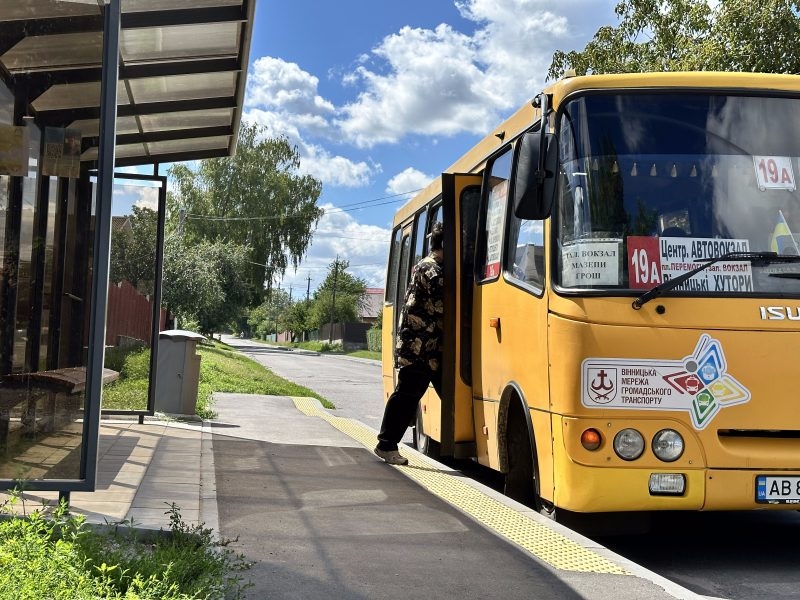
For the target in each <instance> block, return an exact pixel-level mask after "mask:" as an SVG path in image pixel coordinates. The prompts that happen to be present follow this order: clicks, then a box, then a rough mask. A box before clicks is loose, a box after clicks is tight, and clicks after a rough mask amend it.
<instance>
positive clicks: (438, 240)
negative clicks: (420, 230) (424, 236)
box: [428, 221, 444, 250]
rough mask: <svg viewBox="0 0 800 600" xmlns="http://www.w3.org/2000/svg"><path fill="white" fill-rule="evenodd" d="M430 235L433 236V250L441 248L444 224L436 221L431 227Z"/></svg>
mask: <svg viewBox="0 0 800 600" xmlns="http://www.w3.org/2000/svg"><path fill="white" fill-rule="evenodd" d="M428 235H429V237H430V238H431V250H441V249H442V238H443V237H444V233H443V232H442V224H441V223H439V222H438V221H437V222H436V223H434V224H433V227H431V232H430V233H429V234H428Z"/></svg>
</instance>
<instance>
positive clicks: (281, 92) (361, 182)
mask: <svg viewBox="0 0 800 600" xmlns="http://www.w3.org/2000/svg"><path fill="white" fill-rule="evenodd" d="M318 83H319V79H317V78H316V77H314V76H313V75H311V74H309V73H307V72H305V71H303V70H302V69H301V68H300V67H299V66H298V65H296V64H295V63H287V62H285V61H283V60H281V59H278V58H272V57H262V58H259V59H258V60H256V61H255V63H254V64H253V67H252V71H251V73H250V76H249V79H248V84H247V88H248V95H247V99H246V101H245V105H246V106H247V107H248V110H247V111H246V112H245V113H244V114H243V115H242V119H243V120H244V121H247V122H250V123H257V124H258V125H260V126H261V127H263V128H264V132H265V134H266V135H267V136H270V137H279V136H284V137H286V138H287V140H288V141H289V143H290V144H291V145H293V146H295V147H296V148H297V152H298V154H299V156H300V168H299V172H300V173H307V174H309V175H312V176H314V177H315V178H317V179H319V180H320V181H321V182H322V183H323V184H328V185H335V186H341V187H362V186H365V185H368V184H369V183H370V179H371V177H372V176H373V175H375V174H376V173H379V172H380V170H381V167H380V165H379V164H377V163H373V162H368V161H363V160H362V161H356V160H352V159H350V158H347V157H345V156H341V155H335V154H332V153H331V152H329V151H328V150H326V149H325V148H323V147H322V146H321V145H320V144H316V143H314V142H313V141H311V140H313V139H314V138H319V139H324V140H330V139H331V138H332V137H334V132H333V128H332V126H331V124H330V122H329V117H330V116H331V115H332V114H333V112H334V107H333V105H332V104H331V103H330V102H328V101H327V100H325V99H323V98H322V97H320V96H319V94H317V85H318Z"/></svg>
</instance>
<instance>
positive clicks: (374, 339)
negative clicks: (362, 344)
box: [367, 327, 383, 352]
mask: <svg viewBox="0 0 800 600" xmlns="http://www.w3.org/2000/svg"><path fill="white" fill-rule="evenodd" d="M382 334H383V331H382V330H381V329H380V327H372V328H370V329H369V330H368V331H367V349H368V350H371V351H372V352H380V351H381V335H382Z"/></svg>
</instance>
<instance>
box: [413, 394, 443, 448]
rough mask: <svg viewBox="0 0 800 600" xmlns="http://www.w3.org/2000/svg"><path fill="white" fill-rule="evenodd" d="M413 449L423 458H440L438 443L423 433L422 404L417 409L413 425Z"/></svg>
mask: <svg viewBox="0 0 800 600" xmlns="http://www.w3.org/2000/svg"><path fill="white" fill-rule="evenodd" d="M414 448H416V449H417V451H418V452H422V453H423V454H424V455H425V456H430V457H431V458H434V459H438V458H439V456H440V452H439V448H440V446H439V442H437V441H436V440H432V439H431V436H429V435H427V434H426V433H425V429H424V427H423V425H422V404H420V405H419V406H418V407H417V419H416V422H415V425H414Z"/></svg>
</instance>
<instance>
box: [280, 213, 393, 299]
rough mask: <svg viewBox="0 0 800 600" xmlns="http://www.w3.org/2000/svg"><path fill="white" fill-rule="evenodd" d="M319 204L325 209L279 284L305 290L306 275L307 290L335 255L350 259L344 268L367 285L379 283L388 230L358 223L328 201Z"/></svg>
mask: <svg viewBox="0 0 800 600" xmlns="http://www.w3.org/2000/svg"><path fill="white" fill-rule="evenodd" d="M322 208H324V209H325V215H324V216H323V217H322V218H321V219H320V221H319V223H318V225H317V229H316V231H315V232H314V237H313V241H312V243H311V246H310V247H309V249H308V252H307V253H306V256H305V257H304V259H303V261H302V263H301V265H300V267H299V268H298V269H297V272H294V270H293V269H292V268H289V269H288V270H287V272H286V275H285V276H284V278H283V281H282V282H281V287H282V288H283V289H288V287H289V286H292V289H293V290H297V289H302V290H306V289H307V277H311V290H312V291H313V290H315V289H316V288H317V287H318V286H319V285H320V284H321V283H322V282H323V280H324V279H325V276H326V275H327V273H328V269H329V267H330V264H331V263H332V262H333V260H334V259H335V257H337V256H338V257H340V258H346V259H347V260H348V261H349V262H350V267H349V268H348V272H349V273H351V274H352V275H355V276H356V277H361V278H362V279H364V280H365V281H366V282H367V287H383V286H384V282H385V279H386V260H387V257H388V254H389V239H390V235H391V232H390V230H389V229H388V228H383V227H378V226H376V225H365V224H362V223H359V222H358V221H357V220H356V219H355V218H354V217H353V216H352V215H351V213H348V212H344V211H342V210H341V209H338V208H336V207H335V206H333V205H332V204H324V205H323V206H322ZM295 297H298V296H295Z"/></svg>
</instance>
